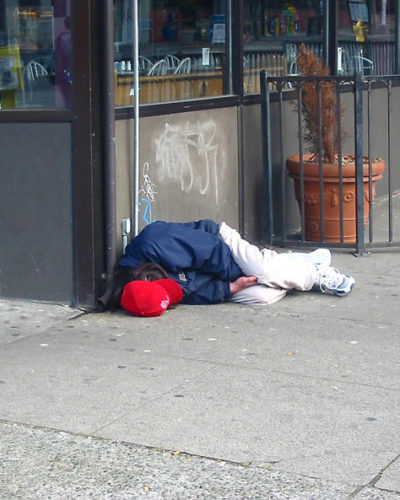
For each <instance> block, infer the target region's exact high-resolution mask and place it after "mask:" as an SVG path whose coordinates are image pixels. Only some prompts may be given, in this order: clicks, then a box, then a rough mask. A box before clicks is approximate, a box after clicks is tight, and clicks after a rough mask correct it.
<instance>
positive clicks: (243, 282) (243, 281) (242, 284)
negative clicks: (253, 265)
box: [230, 276, 258, 295]
mask: <svg viewBox="0 0 400 500" xmlns="http://www.w3.org/2000/svg"><path fill="white" fill-rule="evenodd" d="M254 285H258V280H257V277H256V276H241V277H240V278H238V279H237V280H236V281H232V283H231V284H230V289H231V294H232V295H233V294H235V293H237V292H240V290H243V289H244V288H249V287H250V286H254Z"/></svg>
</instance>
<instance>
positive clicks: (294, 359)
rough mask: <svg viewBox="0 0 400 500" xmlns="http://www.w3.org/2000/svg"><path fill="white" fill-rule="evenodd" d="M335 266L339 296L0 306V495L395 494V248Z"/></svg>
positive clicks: (398, 425) (340, 255)
mask: <svg viewBox="0 0 400 500" xmlns="http://www.w3.org/2000/svg"><path fill="white" fill-rule="evenodd" d="M334 265H336V266H337V267H338V268H339V269H341V270H343V271H346V272H349V273H351V274H353V275H354V276H355V278H356V281H357V286H356V288H355V290H354V291H353V293H352V294H351V295H349V296H348V297H346V298H336V297H331V296H327V295H323V294H320V293H317V292H315V293H314V292H309V293H294V294H292V295H290V296H288V297H286V298H285V299H283V300H282V301H280V302H278V303H277V304H274V305H272V306H269V307H249V306H240V305H237V304H221V305H215V306H200V307H198V306H178V307H177V308H176V309H174V310H170V311H167V313H166V314H164V315H163V316H161V317H159V318H149V319H144V318H134V317H131V316H128V315H127V314H125V313H123V312H121V313H116V314H110V313H108V312H107V313H100V314H99V313H98V314H96V313H91V314H86V313H83V312H81V311H78V310H73V309H70V308H67V307H63V306H58V305H51V304H41V303H32V302H14V301H6V300H2V301H0V343H1V350H0V391H1V405H0V419H1V421H0V430H1V441H0V456H1V457H2V464H1V469H0V470H1V473H0V497H1V498H4V499H8V498H21V499H39V498H41V499H42V498H50V499H64V498H65V499H66V498H68V499H70V498H74V499H75V498H82V499H85V498H99V499H100V498H101V499H103V498H110V499H131V498H132V499H133V498H134V499H137V498H140V499H141V498H151V499H192V498H193V499H194V498H204V499H222V498H226V499H253V498H260V499H268V498H271V499H275V498H277V499H281V498H285V499H297V498H299V499H300V498H301V499H312V498H314V499H342V498H357V499H375V498H387V499H395V498H400V458H399V457H400V432H399V429H400V389H399V387H400V355H399V352H400V328H399V325H400V312H399V308H400V306H399V303H400V302H399V295H400V282H399V276H400V252H399V251H391V250H384V251H383V250H376V251H374V253H373V254H372V255H370V256H363V257H354V256H353V255H351V254H349V253H345V252H336V253H334Z"/></svg>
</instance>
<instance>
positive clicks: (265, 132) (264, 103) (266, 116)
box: [260, 70, 274, 245]
mask: <svg viewBox="0 0 400 500" xmlns="http://www.w3.org/2000/svg"><path fill="white" fill-rule="evenodd" d="M260 86H261V97H262V98H261V120H262V123H261V133H262V144H263V164H264V186H265V193H264V196H265V218H266V227H265V239H266V243H267V244H268V245H272V243H273V238H274V213H273V199H272V164H271V122H270V120H271V110H270V100H269V88H268V84H267V72H266V71H265V70H262V71H261V74H260Z"/></svg>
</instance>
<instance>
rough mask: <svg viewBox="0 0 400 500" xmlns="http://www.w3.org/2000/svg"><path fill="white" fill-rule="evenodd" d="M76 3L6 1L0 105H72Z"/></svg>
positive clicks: (1, 7)
mask: <svg viewBox="0 0 400 500" xmlns="http://www.w3.org/2000/svg"><path fill="white" fill-rule="evenodd" d="M71 96H72V59H71V21H70V0H0V104H1V108H2V109H7V108H55V107H56V108H65V107H70V106H71Z"/></svg>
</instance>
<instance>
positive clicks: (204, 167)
mask: <svg viewBox="0 0 400 500" xmlns="http://www.w3.org/2000/svg"><path fill="white" fill-rule="evenodd" d="M216 131H217V126H216V124H215V122H214V121H213V120H208V121H205V122H203V123H201V122H199V121H198V122H196V123H189V122H186V123H185V124H184V125H178V124H177V125H171V124H169V123H166V124H165V127H164V130H163V131H162V133H161V134H160V136H159V137H158V138H156V141H155V143H156V164H157V173H158V179H159V180H160V182H163V181H167V180H168V181H172V182H173V183H176V184H177V185H178V186H179V187H180V189H181V191H183V192H186V193H189V192H192V191H194V190H197V191H198V192H199V193H200V194H201V195H206V194H208V193H209V194H211V195H212V196H213V197H214V199H215V203H216V204H218V203H219V178H221V176H222V172H221V166H220V164H219V163H218V162H219V161H220V158H219V157H220V152H219V146H218V144H217V143H216Z"/></svg>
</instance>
